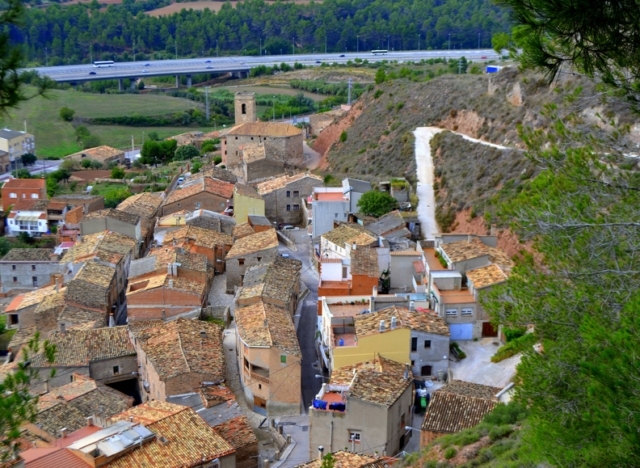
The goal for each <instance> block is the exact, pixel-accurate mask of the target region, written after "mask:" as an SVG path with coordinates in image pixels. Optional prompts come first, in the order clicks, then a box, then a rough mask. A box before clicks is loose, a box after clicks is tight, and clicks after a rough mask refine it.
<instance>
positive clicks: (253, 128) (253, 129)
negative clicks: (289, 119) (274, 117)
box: [227, 122, 302, 137]
mask: <svg viewBox="0 0 640 468" xmlns="http://www.w3.org/2000/svg"><path fill="white" fill-rule="evenodd" d="M235 135H249V136H267V137H290V136H295V135H302V130H300V129H299V128H298V127H294V126H293V125H289V124H286V123H279V122H247V123H244V124H241V125H236V126H235V127H233V128H232V129H231V130H229V132H228V133H227V136H228V137H231V136H235Z"/></svg>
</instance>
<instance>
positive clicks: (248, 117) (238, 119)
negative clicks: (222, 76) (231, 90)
mask: <svg viewBox="0 0 640 468" xmlns="http://www.w3.org/2000/svg"><path fill="white" fill-rule="evenodd" d="M233 109H234V117H235V124H236V125H240V124H243V123H247V122H255V121H256V93H251V92H248V91H240V92H237V93H236V95H235V97H234V108H233Z"/></svg>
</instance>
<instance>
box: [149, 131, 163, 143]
mask: <svg viewBox="0 0 640 468" xmlns="http://www.w3.org/2000/svg"><path fill="white" fill-rule="evenodd" d="M147 138H148V139H149V140H151V141H158V140H160V135H158V132H155V131H154V132H149V134H148V135H147Z"/></svg>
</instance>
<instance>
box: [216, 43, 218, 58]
mask: <svg viewBox="0 0 640 468" xmlns="http://www.w3.org/2000/svg"><path fill="white" fill-rule="evenodd" d="M216 57H218V39H216Z"/></svg>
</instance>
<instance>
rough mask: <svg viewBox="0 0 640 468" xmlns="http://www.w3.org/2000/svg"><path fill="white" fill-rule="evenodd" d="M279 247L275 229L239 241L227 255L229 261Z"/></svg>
mask: <svg viewBox="0 0 640 468" xmlns="http://www.w3.org/2000/svg"><path fill="white" fill-rule="evenodd" d="M277 247H278V235H277V234H276V231H274V230H273V229H269V230H268V231H262V232H257V233H255V234H251V235H250V236H247V237H243V238H242V239H237V240H236V241H235V243H234V244H233V247H231V250H229V252H228V253H227V259H230V258H235V257H241V256H243V255H247V254H252V253H256V252H260V251H262V250H267V249H275V248H277Z"/></svg>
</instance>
